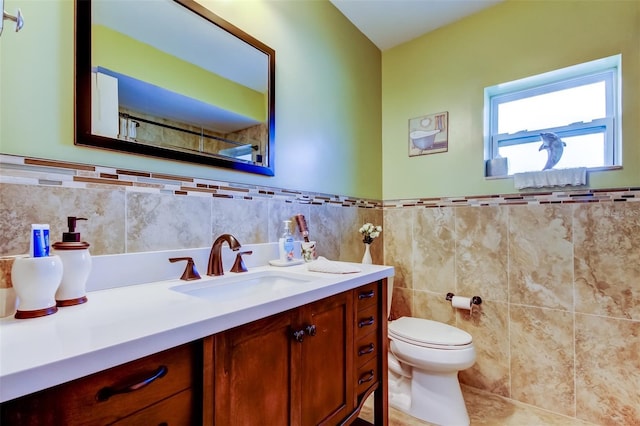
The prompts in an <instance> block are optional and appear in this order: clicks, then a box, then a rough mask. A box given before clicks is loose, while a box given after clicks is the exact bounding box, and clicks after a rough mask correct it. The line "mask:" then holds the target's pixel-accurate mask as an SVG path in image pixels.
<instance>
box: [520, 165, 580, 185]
mask: <svg viewBox="0 0 640 426" xmlns="http://www.w3.org/2000/svg"><path fill="white" fill-rule="evenodd" d="M586 183H587V168H586V167H575V168H572V169H551V170H543V171H541V172H525V173H515V174H514V175H513V185H514V186H515V187H516V189H523V188H543V187H551V186H567V185H571V186H580V185H586Z"/></svg>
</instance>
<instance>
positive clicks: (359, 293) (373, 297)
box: [355, 282, 378, 311]
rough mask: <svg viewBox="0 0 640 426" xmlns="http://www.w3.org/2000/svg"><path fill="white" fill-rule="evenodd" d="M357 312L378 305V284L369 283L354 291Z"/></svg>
mask: <svg viewBox="0 0 640 426" xmlns="http://www.w3.org/2000/svg"><path fill="white" fill-rule="evenodd" d="M355 293H356V295H355V297H356V302H357V310H358V311H360V310H362V309H365V308H368V307H369V306H375V305H377V304H378V283H377V282H375V283H371V284H367V285H365V286H362V287H360V288H358V289H356V290H355Z"/></svg>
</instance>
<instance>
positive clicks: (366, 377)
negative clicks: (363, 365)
mask: <svg viewBox="0 0 640 426" xmlns="http://www.w3.org/2000/svg"><path fill="white" fill-rule="evenodd" d="M375 376H376V375H375V374H374V371H373V370H369V372H367V373H366V374H363V375H362V376H360V378H359V379H358V384H359V385H361V384H363V383H367V382H370V381H372V380H373V378H374V377H375Z"/></svg>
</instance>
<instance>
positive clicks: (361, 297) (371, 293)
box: [358, 290, 376, 300]
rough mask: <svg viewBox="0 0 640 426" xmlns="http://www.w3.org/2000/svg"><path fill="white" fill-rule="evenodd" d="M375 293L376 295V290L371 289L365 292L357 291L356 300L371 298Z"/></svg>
mask: <svg viewBox="0 0 640 426" xmlns="http://www.w3.org/2000/svg"><path fill="white" fill-rule="evenodd" d="M375 295H376V292H375V291H374V290H371V291H369V292H367V293H359V294H358V300H362V299H371V298H372V297H374V296H375Z"/></svg>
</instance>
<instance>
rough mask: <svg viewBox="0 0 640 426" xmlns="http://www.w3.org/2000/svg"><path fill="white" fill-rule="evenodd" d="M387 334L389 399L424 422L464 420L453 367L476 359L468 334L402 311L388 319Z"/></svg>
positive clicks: (466, 365) (466, 418)
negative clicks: (412, 316)
mask: <svg viewBox="0 0 640 426" xmlns="http://www.w3.org/2000/svg"><path fill="white" fill-rule="evenodd" d="M391 285H392V284H391V283H390V285H389V287H391ZM389 293H391V291H389ZM388 300H389V302H390V300H391V297H389V298H388ZM389 304H390V303H389ZM388 336H389V350H390V352H389V355H388V358H389V405H390V406H392V407H394V408H396V409H398V410H400V411H403V412H405V413H407V414H409V415H411V416H413V417H417V418H419V419H421V420H424V421H427V422H429V423H434V424H437V425H444V426H449V425H451V426H457V425H468V424H469V415H468V414H467V408H466V406H465V403H464V398H463V397H462V392H461V390H460V384H459V383H458V371H460V370H464V369H466V368H469V367H471V366H472V365H473V364H474V363H475V360H476V351H475V349H474V347H473V341H472V337H471V335H470V334H469V333H467V332H466V331H463V330H460V329H458V328H456V327H453V326H450V325H447V324H444V323H440V322H437V321H431V320H426V319H421V318H411V317H402V318H398V319H397V320H395V321H391V322H389V334H388Z"/></svg>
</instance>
